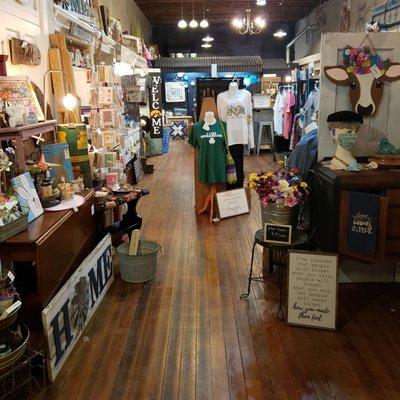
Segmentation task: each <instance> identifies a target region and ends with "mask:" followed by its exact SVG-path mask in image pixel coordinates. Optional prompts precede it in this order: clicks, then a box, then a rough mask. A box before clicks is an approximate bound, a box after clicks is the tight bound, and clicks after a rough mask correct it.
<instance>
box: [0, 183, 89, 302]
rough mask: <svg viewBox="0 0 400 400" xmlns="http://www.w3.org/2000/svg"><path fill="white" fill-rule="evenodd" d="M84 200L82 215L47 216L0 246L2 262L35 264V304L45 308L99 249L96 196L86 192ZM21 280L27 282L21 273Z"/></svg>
mask: <svg viewBox="0 0 400 400" xmlns="http://www.w3.org/2000/svg"><path fill="white" fill-rule="evenodd" d="M82 196H83V197H84V198H85V203H84V204H83V205H82V206H81V207H79V209H78V212H74V211H73V210H66V211H58V212H45V213H44V214H43V215H41V216H40V217H39V218H37V219H36V220H34V221H32V222H31V223H30V224H29V227H28V229H27V230H25V231H23V232H21V233H20V234H18V235H16V236H14V237H12V238H10V239H8V240H6V241H5V242H4V243H2V244H0V256H1V259H2V260H8V261H12V262H33V263H35V264H34V265H35V271H36V288H35V293H34V297H35V298H34V302H35V303H37V304H38V305H39V306H40V307H41V308H44V307H45V306H46V305H47V303H48V302H49V301H50V300H51V298H52V297H53V296H54V295H55V294H56V293H57V291H58V290H59V289H60V287H61V285H62V284H63V283H64V281H65V280H66V279H68V277H69V276H70V275H71V274H72V273H73V272H74V270H75V269H76V268H77V267H78V266H79V265H80V263H81V262H82V261H83V260H84V259H85V257H86V256H87V255H88V254H89V252H90V251H91V250H92V249H93V247H94V246H95V242H96V220H95V217H94V216H93V215H92V214H93V211H94V210H93V208H92V205H93V203H94V192H93V190H86V191H84V192H83V193H82ZM22 271H24V269H23V268H22ZM21 275H22V276H21ZM17 279H18V280H24V276H23V273H22V274H21V270H19V273H18V274H17ZM27 279H28V278H27ZM17 289H18V288H17Z"/></svg>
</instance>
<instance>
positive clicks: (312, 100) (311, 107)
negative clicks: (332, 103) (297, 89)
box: [304, 89, 320, 127]
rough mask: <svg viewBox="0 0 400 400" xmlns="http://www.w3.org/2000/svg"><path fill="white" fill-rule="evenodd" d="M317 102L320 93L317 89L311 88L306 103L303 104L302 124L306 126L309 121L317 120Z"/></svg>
mask: <svg viewBox="0 0 400 400" xmlns="http://www.w3.org/2000/svg"><path fill="white" fill-rule="evenodd" d="M319 102H320V95H319V90H318V89H313V90H312V91H311V92H310V94H309V95H308V98H307V100H306V103H305V104H304V126H305V127H306V126H308V125H310V124H311V122H314V121H316V120H317V113H318V111H319Z"/></svg>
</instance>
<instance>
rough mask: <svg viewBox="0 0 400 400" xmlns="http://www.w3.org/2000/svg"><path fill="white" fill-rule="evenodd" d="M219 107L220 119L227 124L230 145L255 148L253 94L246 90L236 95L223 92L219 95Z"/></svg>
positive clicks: (239, 91)
mask: <svg viewBox="0 0 400 400" xmlns="http://www.w3.org/2000/svg"><path fill="white" fill-rule="evenodd" d="M217 107H218V115H219V119H220V120H222V121H224V122H226V130H227V132H226V133H227V136H228V145H229V146H232V145H234V144H246V145H247V144H248V145H249V147H250V148H251V149H252V148H254V130H253V104H252V101H251V93H250V92H249V91H247V90H244V89H242V90H238V91H237V92H236V93H234V94H232V93H231V92H229V91H227V92H223V93H221V94H219V95H218V98H217Z"/></svg>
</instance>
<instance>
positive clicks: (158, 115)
mask: <svg viewBox="0 0 400 400" xmlns="http://www.w3.org/2000/svg"><path fill="white" fill-rule="evenodd" d="M149 79H150V120H151V130H150V137H151V138H153V139H157V138H158V139H162V137H163V123H162V98H161V76H160V73H159V72H151V73H149Z"/></svg>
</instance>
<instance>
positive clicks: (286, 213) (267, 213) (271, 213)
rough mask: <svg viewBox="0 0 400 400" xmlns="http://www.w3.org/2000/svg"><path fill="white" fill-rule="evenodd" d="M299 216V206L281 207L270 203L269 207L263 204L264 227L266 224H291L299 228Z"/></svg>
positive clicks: (262, 217)
mask: <svg viewBox="0 0 400 400" xmlns="http://www.w3.org/2000/svg"><path fill="white" fill-rule="evenodd" d="M298 218H299V207H298V206H296V207H287V206H284V207H280V206H278V205H277V204H274V203H270V204H268V206H267V207H263V206H262V205H261V221H262V227H263V228H264V227H265V224H267V223H268V224H279V225H291V226H292V227H293V229H296V228H297V220H298Z"/></svg>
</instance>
